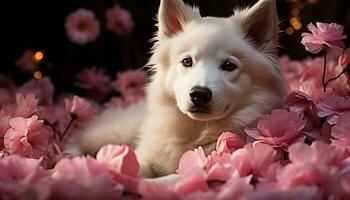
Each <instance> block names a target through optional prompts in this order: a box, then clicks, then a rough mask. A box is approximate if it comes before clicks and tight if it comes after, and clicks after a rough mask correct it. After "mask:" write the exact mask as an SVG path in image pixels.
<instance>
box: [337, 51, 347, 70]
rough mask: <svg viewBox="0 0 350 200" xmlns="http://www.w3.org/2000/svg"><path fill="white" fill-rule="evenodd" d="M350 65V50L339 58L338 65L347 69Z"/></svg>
mask: <svg viewBox="0 0 350 200" xmlns="http://www.w3.org/2000/svg"><path fill="white" fill-rule="evenodd" d="M349 64H350V48H347V49H345V50H344V52H343V54H342V55H340V56H339V59H338V65H339V66H341V67H346V66H347V65H349Z"/></svg>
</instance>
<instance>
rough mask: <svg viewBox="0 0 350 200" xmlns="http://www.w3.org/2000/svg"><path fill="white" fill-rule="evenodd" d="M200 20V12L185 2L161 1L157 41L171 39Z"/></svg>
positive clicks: (177, 0)
mask: <svg viewBox="0 0 350 200" xmlns="http://www.w3.org/2000/svg"><path fill="white" fill-rule="evenodd" d="M196 18H200V14H199V10H198V9H196V8H192V7H190V6H186V4H185V3H184V2H183V0H161V1H160V6H159V11H158V34H157V40H158V41H161V40H163V39H167V38H170V37H172V36H174V35H175V34H177V33H178V32H181V31H182V30H183V26H184V25H185V24H186V23H188V22H190V21H191V20H193V19H196Z"/></svg>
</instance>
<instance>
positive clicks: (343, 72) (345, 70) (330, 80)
mask: <svg viewBox="0 0 350 200" xmlns="http://www.w3.org/2000/svg"><path fill="white" fill-rule="evenodd" d="M345 72H347V69H344V70H343V71H342V72H341V73H340V74H338V75H337V76H336V77H333V78H331V79H329V80H328V81H327V82H326V87H327V85H328V84H329V83H330V82H332V81H334V80H336V79H338V78H339V77H340V76H341V75H343V74H345Z"/></svg>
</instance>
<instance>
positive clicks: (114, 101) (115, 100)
mask: <svg viewBox="0 0 350 200" xmlns="http://www.w3.org/2000/svg"><path fill="white" fill-rule="evenodd" d="M103 106H104V107H105V108H107V109H108V108H126V107H128V106H129V103H128V102H127V101H125V100H124V99H123V97H112V98H111V99H110V100H109V101H108V102H106V103H105V104H104V105H103Z"/></svg>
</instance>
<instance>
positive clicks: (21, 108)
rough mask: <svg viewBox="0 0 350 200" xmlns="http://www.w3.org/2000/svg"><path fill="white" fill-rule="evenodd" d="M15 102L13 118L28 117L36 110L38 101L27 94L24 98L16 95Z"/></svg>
mask: <svg viewBox="0 0 350 200" xmlns="http://www.w3.org/2000/svg"><path fill="white" fill-rule="evenodd" d="M16 102H17V107H16V112H15V115H14V116H15V117H30V116H32V115H33V114H34V113H35V112H36V111H37V110H38V102H39V101H38V99H37V98H35V96H34V95H32V94H27V95H26V96H23V95H22V94H17V96H16Z"/></svg>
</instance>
